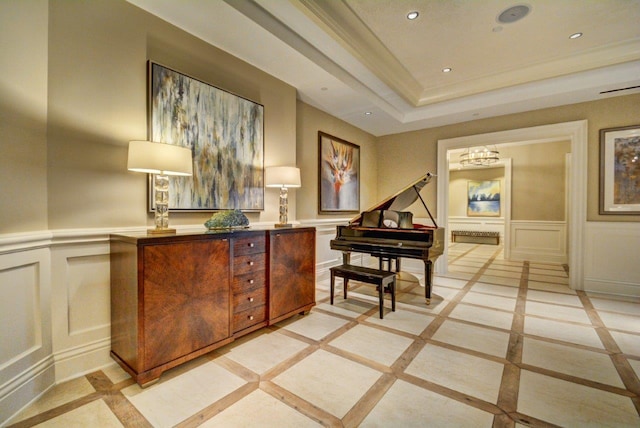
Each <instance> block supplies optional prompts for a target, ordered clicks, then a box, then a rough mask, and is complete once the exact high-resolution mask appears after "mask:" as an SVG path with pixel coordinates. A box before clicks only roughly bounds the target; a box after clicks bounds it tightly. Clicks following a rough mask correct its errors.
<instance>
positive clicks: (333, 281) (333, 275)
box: [330, 271, 336, 305]
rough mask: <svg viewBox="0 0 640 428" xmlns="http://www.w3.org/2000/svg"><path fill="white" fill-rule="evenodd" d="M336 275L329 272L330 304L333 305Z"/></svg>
mask: <svg viewBox="0 0 640 428" xmlns="http://www.w3.org/2000/svg"><path fill="white" fill-rule="evenodd" d="M335 280H336V275H335V274H334V273H333V271H331V299H330V300H331V304H332V305H333V290H334V288H335Z"/></svg>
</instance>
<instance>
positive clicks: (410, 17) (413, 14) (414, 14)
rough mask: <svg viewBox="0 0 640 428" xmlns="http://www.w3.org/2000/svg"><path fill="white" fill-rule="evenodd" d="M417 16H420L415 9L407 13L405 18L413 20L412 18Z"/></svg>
mask: <svg viewBox="0 0 640 428" xmlns="http://www.w3.org/2000/svg"><path fill="white" fill-rule="evenodd" d="M418 16H420V14H419V13H418V12H415V11H413V12H409V13H407V19H408V20H409V21H413V20H414V19H416V18H417V17H418Z"/></svg>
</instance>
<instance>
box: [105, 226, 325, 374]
mask: <svg viewBox="0 0 640 428" xmlns="http://www.w3.org/2000/svg"><path fill="white" fill-rule="evenodd" d="M110 246H111V355H112V357H113V358H114V359H115V360H116V361H117V362H118V363H119V364H120V366H122V368H124V369H125V370H126V371H127V372H128V373H129V374H131V376H132V377H133V378H134V379H135V380H136V382H138V384H140V385H141V386H146V385H149V384H151V383H153V382H155V381H156V380H157V379H158V378H159V377H160V375H161V374H162V373H163V372H164V371H166V370H168V369H170V368H172V367H175V366H178V365H180V364H182V363H185V362H187V361H189V360H192V359H194V358H197V357H199V356H200V355H203V354H205V353H207V352H210V351H212V350H214V349H216V348H219V347H220V346H223V345H225V344H227V343H230V342H232V341H233V340H235V338H237V337H240V336H242V335H244V334H247V333H250V332H252V331H254V330H257V329H259V328H262V327H264V326H266V325H268V324H273V323H275V322H278V321H280V320H283V319H285V318H287V317H290V316H293V315H295V314H297V313H299V312H306V311H308V310H309V309H311V307H312V306H313V305H314V304H315V229H314V228H299V229H296V228H293V229H288V230H286V231H282V232H280V231H273V230H264V229H263V230H259V229H256V230H246V231H245V230H243V231H225V232H219V233H218V232H216V233H193V234H188V233H185V234H180V233H179V234H177V235H164V236H147V235H143V234H137V235H136V234H114V235H111V240H110Z"/></svg>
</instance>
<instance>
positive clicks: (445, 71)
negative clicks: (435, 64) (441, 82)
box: [442, 67, 453, 73]
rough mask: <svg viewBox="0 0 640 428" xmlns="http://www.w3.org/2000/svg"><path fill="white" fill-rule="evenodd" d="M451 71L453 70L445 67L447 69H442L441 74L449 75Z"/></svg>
mask: <svg viewBox="0 0 640 428" xmlns="http://www.w3.org/2000/svg"><path fill="white" fill-rule="evenodd" d="M452 71H453V68H450V67H447V68H443V69H442V72H443V73H451V72H452Z"/></svg>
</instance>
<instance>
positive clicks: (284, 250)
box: [269, 230, 316, 320]
mask: <svg viewBox="0 0 640 428" xmlns="http://www.w3.org/2000/svg"><path fill="white" fill-rule="evenodd" d="M315 242H316V234H315V230H302V231H290V232H273V233H272V234H271V236H270V243H269V245H270V253H269V258H270V264H269V267H270V280H269V293H270V294H269V302H270V307H269V319H271V320H273V319H275V318H278V317H280V316H282V315H285V314H288V313H290V312H292V311H295V310H297V309H299V308H302V307H304V306H306V305H310V304H313V303H315V263H316V261H315V260H316V258H315V254H316V253H315V251H316V245H315Z"/></svg>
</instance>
